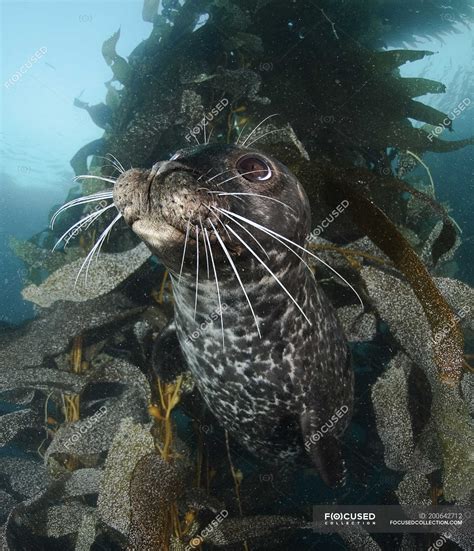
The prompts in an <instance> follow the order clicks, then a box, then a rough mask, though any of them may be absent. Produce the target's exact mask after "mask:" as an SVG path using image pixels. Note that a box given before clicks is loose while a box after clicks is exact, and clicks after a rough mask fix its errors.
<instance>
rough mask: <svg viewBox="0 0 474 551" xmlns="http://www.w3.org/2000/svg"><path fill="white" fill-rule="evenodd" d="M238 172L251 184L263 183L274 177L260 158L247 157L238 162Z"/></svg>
mask: <svg viewBox="0 0 474 551" xmlns="http://www.w3.org/2000/svg"><path fill="white" fill-rule="evenodd" d="M236 168H237V170H238V171H239V172H240V174H241V176H243V177H244V178H245V179H246V180H249V182H262V181H263V180H268V179H269V178H271V177H272V169H271V168H270V166H269V165H268V164H267V163H266V162H265V161H264V160H263V159H262V158H260V157H254V156H252V155H246V156H245V157H241V158H240V159H239V160H238V161H237V165H236Z"/></svg>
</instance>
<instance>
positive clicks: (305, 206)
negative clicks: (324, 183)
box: [113, 144, 354, 486]
mask: <svg viewBox="0 0 474 551" xmlns="http://www.w3.org/2000/svg"><path fill="white" fill-rule="evenodd" d="M113 198H114V202H115V205H116V207H117V208H118V210H119V211H120V212H121V213H122V215H123V217H124V219H125V222H126V223H127V224H128V225H129V226H130V227H131V229H132V230H133V231H134V232H135V233H136V234H137V235H138V236H139V237H140V238H141V239H142V240H143V241H144V242H145V243H146V244H147V245H148V247H149V248H150V249H151V251H152V252H153V253H155V254H156V255H157V256H158V257H159V258H160V259H161V261H162V262H163V263H164V265H165V266H166V267H167V269H168V270H169V273H170V276H171V280H172V285H173V293H174V298H175V319H174V323H173V324H172V325H171V326H170V327H168V328H167V329H166V330H165V332H164V335H163V338H162V340H161V341H160V348H161V349H163V348H166V343H167V342H168V343H169V342H170V341H169V339H173V338H177V339H178V341H179V345H180V348H181V352H182V355H183V357H184V360H185V363H186V365H187V368H188V369H189V370H190V371H191V373H192V374H193V376H194V379H195V381H196V384H197V387H198V389H199V391H200V393H201V394H202V396H203V398H204V400H205V402H206V404H207V406H208V407H209V409H210V410H211V412H212V413H213V414H214V415H215V417H216V419H217V420H218V422H219V423H220V424H221V425H222V426H223V427H224V428H225V429H226V430H228V431H229V433H230V434H231V435H232V436H233V437H234V438H235V439H236V440H237V441H239V442H240V443H241V444H242V445H243V446H244V447H245V448H246V449H247V450H249V451H250V452H251V453H252V454H254V455H255V456H256V457H258V458H260V459H262V460H264V461H266V462H270V463H275V464H278V465H304V464H305V463H307V464H310V463H311V462H312V464H313V465H314V466H315V467H316V469H317V470H318V472H319V474H320V475H321V477H322V478H323V480H324V481H325V482H326V483H327V484H328V485H330V486H333V485H337V484H339V483H341V482H342V481H343V479H344V475H345V469H344V462H343V456H342V452H341V446H340V442H339V438H340V436H341V435H342V433H343V432H344V430H345V429H346V427H347V425H348V423H349V421H350V418H351V412H352V404H353V392H354V380H353V371H352V367H351V360H350V353H349V349H348V345H347V342H346V340H345V337H344V334H343V331H342V328H341V325H340V323H339V321H338V319H337V316H336V313H335V310H334V308H333V307H332V305H331V303H330V302H329V300H328V299H327V297H326V296H325V295H324V293H323V291H322V290H321V288H320V287H319V286H318V284H317V283H316V281H315V278H314V276H313V273H312V271H311V270H310V268H309V266H308V265H307V262H306V260H307V259H308V256H307V254H310V253H307V252H306V251H305V249H304V243H305V238H306V236H307V235H308V234H309V232H310V230H311V213H310V207H309V202H308V198H307V196H306V193H305V191H304V189H303V187H302V185H301V184H300V183H299V181H298V180H297V178H296V177H295V176H294V175H293V174H292V173H291V172H290V171H289V170H288V168H286V167H285V166H284V165H283V164H281V163H280V162H278V161H277V160H276V159H273V158H271V157H270V156H268V155H266V154H263V153H261V152H259V151H256V150H252V149H247V148H241V147H238V146H234V145H217V144H214V145H203V146H196V147H193V148H186V149H183V150H180V151H178V152H177V153H176V154H175V155H174V156H173V157H172V158H171V159H170V160H169V161H162V162H158V163H156V164H155V165H153V167H152V168H151V169H149V170H148V169H130V170H128V171H126V172H124V173H123V174H121V175H120V176H119V177H118V179H117V181H116V182H115V185H114V191H113ZM305 259H306V260H305ZM173 335H175V337H173Z"/></svg>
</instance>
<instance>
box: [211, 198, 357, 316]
mask: <svg viewBox="0 0 474 551" xmlns="http://www.w3.org/2000/svg"><path fill="white" fill-rule="evenodd" d="M222 211H223V212H225V213H227V214H231V215H233V216H235V217H236V218H238V219H239V220H242V221H243V222H247V224H250V225H251V226H254V227H255V228H258V229H260V230H262V231H266V232H268V233H269V234H270V235H272V236H276V237H279V238H280V239H283V241H286V242H287V243H290V244H291V245H293V246H295V247H296V248H298V249H300V250H302V251H304V252H305V253H306V254H309V255H310V256H312V257H313V258H315V259H316V260H318V261H319V262H321V264H324V266H326V268H328V269H329V270H331V271H332V272H333V273H334V274H336V275H337V277H339V278H340V279H341V280H342V281H343V282H344V283H345V284H346V285H347V286H348V287H349V288H350V289H351V290H352V291H353V293H354V294H355V295H356V297H357V298H358V299H359V302H360V304H361V306H362V307H364V303H363V301H362V299H361V298H360V295H359V293H358V292H357V291H356V290H355V289H354V287H353V286H352V285H351V284H350V283H349V282H348V281H347V279H346V278H345V277H344V276H342V275H341V274H340V273H339V272H338V271H337V270H335V269H334V268H333V267H332V266H330V265H329V264H328V263H327V262H325V261H324V260H322V259H321V258H319V256H317V255H315V254H314V253H312V252H311V251H308V249H305V248H304V247H302V246H301V245H298V243H295V242H294V241H292V240H291V239H288V238H287V237H285V236H284V235H281V234H279V233H277V232H276V231H273V230H270V229H269V228H265V227H264V226H262V225H260V224H258V223H257V222H254V221H253V220H249V219H248V218H245V217H244V216H240V215H239V214H235V213H234V212H230V211H228V210H226V209H222Z"/></svg>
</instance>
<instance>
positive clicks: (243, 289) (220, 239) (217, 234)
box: [209, 219, 262, 338]
mask: <svg viewBox="0 0 474 551" xmlns="http://www.w3.org/2000/svg"><path fill="white" fill-rule="evenodd" d="M209 223H210V224H211V226H212V229H213V230H214V234H215V236H216V239H217V241H219V245H220V246H221V248H222V250H223V251H224V254H225V255H226V257H227V260H228V261H229V264H230V265H231V267H232V270H233V271H234V274H235V277H236V278H237V281H238V282H239V284H240V287H241V288H242V291H243V292H244V295H245V298H246V299H247V302H248V305H249V307H250V311H251V312H252V316H253V319H254V320H255V325H256V327H257V332H258V336H259V337H260V338H261V337H262V334H261V333H260V327H259V325H258V320H257V316H256V315H255V312H254V310H253V307H252V303H251V302H250V299H249V297H248V295H247V291H246V290H245V287H244V284H243V283H242V280H241V279H240V275H239V272H238V270H237V266H236V265H235V264H234V261H233V260H232V257H231V256H230V253H229V251H228V250H227V247H226V246H225V244H224V241H222V238H221V236H220V235H219V232H218V231H217V228H216V227H215V226H214V224H213V223H212V220H210V219H209Z"/></svg>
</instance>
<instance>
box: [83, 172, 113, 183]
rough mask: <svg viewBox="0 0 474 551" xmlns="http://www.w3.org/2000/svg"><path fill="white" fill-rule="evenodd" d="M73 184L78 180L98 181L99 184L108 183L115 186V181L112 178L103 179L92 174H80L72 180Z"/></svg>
mask: <svg viewBox="0 0 474 551" xmlns="http://www.w3.org/2000/svg"><path fill="white" fill-rule="evenodd" d="M73 180H74V181H75V182H77V181H78V180H100V181H101V182H108V183H109V184H115V182H116V180H112V178H105V177H104V176H94V175H92V174H82V175H81V176H75V177H74V178H73Z"/></svg>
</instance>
